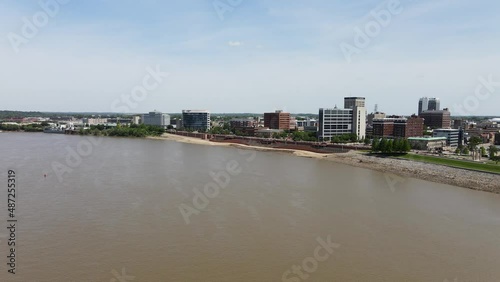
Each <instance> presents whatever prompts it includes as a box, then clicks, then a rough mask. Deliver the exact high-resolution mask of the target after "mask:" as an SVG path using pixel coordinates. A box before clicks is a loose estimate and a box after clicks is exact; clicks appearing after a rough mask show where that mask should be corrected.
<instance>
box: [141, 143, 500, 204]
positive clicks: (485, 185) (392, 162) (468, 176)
mask: <svg viewBox="0 0 500 282" xmlns="http://www.w3.org/2000/svg"><path fill="white" fill-rule="evenodd" d="M148 138H149V139H157V140H171V141H177V142H183V143H189V144H198V145H208V146H223V147H238V148H246V149H253V150H258V151H276V152H286V153H291V154H293V155H295V156H299V157H307V158H317V159H323V160H328V161H332V162H336V163H342V164H346V165H350V166H354V167H361V168H366V169H372V170H376V171H380V172H383V173H390V174H396V175H399V176H402V177H405V178H417V179H422V180H426V181H430V182H436V183H443V184H449V185H453V186H459V187H464V188H469V189H473V190H479V191H486V192H492V193H497V194H500V175H495V174H489V173H483V172H476V171H469V170H465V169H459V168H453V167H447V166H443V165H436V164H428V163H421V162H414V161H409V160H400V159H392V158H378V157H372V156H367V155H364V154H360V153H357V152H354V151H350V152H348V153H335V154H321V153H313V152H308V151H301V150H291V149H279V148H266V147H258V146H247V145H241V144H233V143H219V142H211V141H208V140H201V139H197V138H192V137H186V136H180V135H174V134H168V133H166V134H164V135H162V136H161V137H148Z"/></svg>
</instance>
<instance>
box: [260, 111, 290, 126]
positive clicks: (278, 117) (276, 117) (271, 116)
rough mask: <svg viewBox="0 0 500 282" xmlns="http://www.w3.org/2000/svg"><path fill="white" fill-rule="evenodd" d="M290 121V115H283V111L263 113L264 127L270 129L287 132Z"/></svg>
mask: <svg viewBox="0 0 500 282" xmlns="http://www.w3.org/2000/svg"><path fill="white" fill-rule="evenodd" d="M290 119H291V116H290V113H284V112H283V111H276V112H274V113H264V127H267V128H270V129H280V130H289V129H290Z"/></svg>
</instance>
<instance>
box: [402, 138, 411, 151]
mask: <svg viewBox="0 0 500 282" xmlns="http://www.w3.org/2000/svg"><path fill="white" fill-rule="evenodd" d="M402 147H403V152H405V153H407V152H409V151H411V144H410V141H408V139H404V140H403V145H402Z"/></svg>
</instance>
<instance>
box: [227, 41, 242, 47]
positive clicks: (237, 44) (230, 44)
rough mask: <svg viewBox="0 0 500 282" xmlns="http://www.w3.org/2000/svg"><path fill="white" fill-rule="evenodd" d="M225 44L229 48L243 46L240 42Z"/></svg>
mask: <svg viewBox="0 0 500 282" xmlns="http://www.w3.org/2000/svg"><path fill="white" fill-rule="evenodd" d="M227 44H228V45H229V46H231V47H240V46H241V45H243V42H241V41H229V42H228V43H227Z"/></svg>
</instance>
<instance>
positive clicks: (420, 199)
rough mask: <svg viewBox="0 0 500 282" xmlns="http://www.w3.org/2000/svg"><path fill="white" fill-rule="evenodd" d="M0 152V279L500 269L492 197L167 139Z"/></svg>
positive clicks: (327, 276)
mask: <svg viewBox="0 0 500 282" xmlns="http://www.w3.org/2000/svg"><path fill="white" fill-rule="evenodd" d="M0 156H1V162H0V183H2V184H1V185H0V187H2V188H1V189H0V227H1V228H0V254H1V258H0V281H106V282H108V281H109V282H125V281H291V282H299V281H437V282H444V281H449V282H463V281H500V267H499V264H500V196H499V195H495V194H489V193H485V192H478V191H472V190H468V189H463V188H459V187H452V186H448V185H442V184H436V183H431V182H427V181H421V180H417V179H398V180H399V181H396V183H394V182H393V181H392V180H391V176H389V177H388V175H387V174H384V173H381V172H377V171H371V170H366V169H361V168H355V167H350V166H346V165H342V164H337V163H333V162H330V161H326V160H320V159H312V158H301V157H296V156H293V155H290V154H287V153H277V152H257V151H252V150H241V149H236V148H229V147H217V146H203V145H193V144H183V143H176V142H172V141H164V140H146V139H126V138H102V139H95V140H94V139H93V140H89V139H88V138H87V137H80V136H65V135H57V134H42V133H0ZM9 170H12V171H14V172H15V181H16V195H15V201H16V202H15V205H16V206H15V212H14V213H15V219H16V220H17V222H15V230H9V229H8V228H7V227H9V224H10V223H8V222H7V220H8V219H9V211H8V200H7V198H8V190H7V189H8V188H7V185H8V171H9ZM44 175H45V176H44ZM214 179H215V180H214ZM11 231H13V232H11ZM12 236H15V237H14V238H15V243H16V246H15V256H16V257H15V265H10V266H9V265H8V263H9V261H10V260H11V259H10V258H8V256H9V255H10V254H11V251H10V248H11V246H8V243H9V242H12V241H9V238H11V237H12ZM13 267H14V268H15V273H16V274H12V273H9V272H8V271H9V269H12V268H13Z"/></svg>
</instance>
